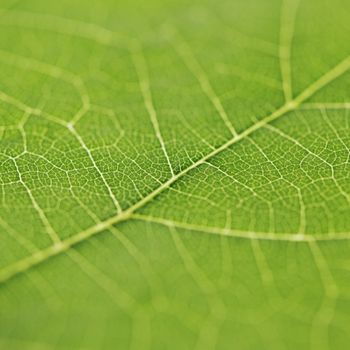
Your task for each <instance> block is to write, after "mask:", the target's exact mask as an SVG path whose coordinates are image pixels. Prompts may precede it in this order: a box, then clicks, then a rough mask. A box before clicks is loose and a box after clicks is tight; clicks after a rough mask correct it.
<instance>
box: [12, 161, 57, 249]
mask: <svg viewBox="0 0 350 350" xmlns="http://www.w3.org/2000/svg"><path fill="white" fill-rule="evenodd" d="M11 159H12V160H13V163H14V165H15V168H16V171H17V174H18V178H19V182H20V183H21V184H22V186H23V187H24V188H25V190H26V192H27V194H28V196H29V198H30V201H31V202H32V205H33V208H34V209H35V211H36V212H37V213H38V215H39V217H40V220H41V221H42V223H43V225H44V227H45V230H46V232H47V233H48V235H49V237H50V238H51V240H52V242H53V243H54V244H57V243H59V242H60V238H59V236H58V235H57V233H56V232H55V230H54V229H53V227H52V226H51V224H50V222H49V220H48V219H47V217H46V215H45V213H44V211H43V210H42V209H41V207H40V206H39V204H38V202H37V200H36V199H35V197H34V195H33V193H32V191H31V189H30V188H29V187H28V185H27V183H26V182H25V181H24V180H23V177H22V174H21V172H20V170H19V168H18V164H17V161H16V159H15V158H11Z"/></svg>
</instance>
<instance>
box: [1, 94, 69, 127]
mask: <svg viewBox="0 0 350 350" xmlns="http://www.w3.org/2000/svg"><path fill="white" fill-rule="evenodd" d="M0 101H3V102H5V103H8V104H10V105H12V106H14V107H16V108H18V109H19V110H21V111H23V112H25V113H28V114H31V115H34V116H41V117H43V118H45V119H47V120H49V121H51V122H53V123H55V124H59V125H61V126H63V127H66V122H65V121H64V120H62V119H60V118H57V117H55V116H54V115H51V114H49V113H46V112H43V111H41V110H40V109H37V108H32V107H30V106H28V105H26V104H25V103H23V102H21V101H20V100H17V99H16V98H14V97H12V96H10V95H8V94H6V93H4V92H3V91H0Z"/></svg>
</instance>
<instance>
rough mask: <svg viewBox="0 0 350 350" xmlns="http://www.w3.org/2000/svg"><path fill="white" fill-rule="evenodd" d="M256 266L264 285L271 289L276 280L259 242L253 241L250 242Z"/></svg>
mask: <svg viewBox="0 0 350 350" xmlns="http://www.w3.org/2000/svg"><path fill="white" fill-rule="evenodd" d="M250 242H251V246H252V250H253V254H254V258H255V261H256V265H257V267H258V270H259V272H260V276H261V280H262V282H263V284H264V285H265V286H267V287H270V286H271V285H272V284H273V283H274V278H273V274H272V271H271V269H270V267H269V265H268V263H267V261H266V258H265V255H264V253H263V251H262V249H261V246H260V243H259V240H257V239H252V240H250Z"/></svg>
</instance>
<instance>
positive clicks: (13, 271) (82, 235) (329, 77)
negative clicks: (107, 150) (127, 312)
mask: <svg viewBox="0 0 350 350" xmlns="http://www.w3.org/2000/svg"><path fill="white" fill-rule="evenodd" d="M349 69H350V56H348V57H346V58H345V59H344V60H343V61H341V62H340V63H339V64H338V65H336V66H335V67H333V68H332V69H331V70H329V71H328V72H326V73H325V74H324V75H322V76H321V77H320V78H319V79H318V80H316V81H315V82H313V83H312V84H311V85H309V86H308V87H307V88H306V89H305V90H304V91H303V92H301V93H300V94H299V95H298V96H297V97H296V98H295V99H293V100H291V101H289V102H287V103H285V104H284V105H283V106H281V107H280V108H278V109H277V110H276V111H274V112H273V113H271V114H270V115H268V116H266V117H265V118H263V119H261V120H259V121H258V122H256V123H255V124H253V125H252V126H250V127H249V128H247V129H246V130H245V131H243V132H242V133H240V134H238V135H236V136H234V137H232V138H231V139H229V140H228V141H226V142H225V143H224V144H222V145H221V146H219V147H218V148H216V149H214V150H213V151H212V152H210V153H208V154H207V155H205V156H204V157H202V158H201V159H199V160H197V161H196V162H194V163H193V164H192V165H190V166H189V167H187V168H186V169H184V170H182V171H181V172H179V173H177V174H176V175H174V176H172V177H171V178H170V179H169V180H168V181H166V182H165V183H164V184H162V185H161V186H159V187H158V188H156V189H155V190H154V191H152V192H151V193H149V194H148V195H147V196H145V197H144V198H143V199H141V200H140V201H139V202H137V203H135V204H134V205H132V206H131V207H129V209H127V210H125V211H124V212H121V213H120V214H118V215H115V216H112V217H110V218H108V219H106V220H104V221H101V222H100V223H98V224H96V225H93V226H91V227H89V228H87V229H85V230H83V231H81V232H79V233H77V234H75V235H74V236H71V237H69V238H67V239H65V240H62V241H61V242H57V243H55V244H53V245H52V246H49V247H48V248H46V249H44V250H42V251H39V252H37V253H35V254H33V255H30V256H28V257H27V258H24V259H21V260H19V261H18V262H16V263H14V264H12V265H9V266H7V267H5V268H3V269H2V270H0V283H4V282H6V281H7V280H9V279H10V278H12V277H14V276H16V275H18V274H19V273H22V272H26V271H28V270H29V269H30V268H32V267H33V266H36V265H39V264H41V263H43V262H45V261H47V260H48V259H49V258H51V257H53V256H56V255H59V254H62V253H64V252H66V251H67V250H69V249H70V248H71V247H72V246H74V245H76V244H78V243H81V242H84V241H86V240H87V239H89V238H90V237H92V236H95V235H97V234H98V233H100V232H103V231H105V230H107V229H108V228H109V227H111V226H112V225H115V224H117V223H120V222H123V221H126V220H128V219H130V218H131V217H132V214H133V213H134V212H135V211H137V210H138V209H140V208H142V207H144V206H145V205H146V204H148V203H149V202H151V201H152V200H153V199H154V198H155V197H157V196H158V195H159V194H161V193H162V192H164V191H165V190H166V189H168V188H169V187H170V186H171V185H172V184H174V183H175V182H176V181H177V180H179V179H181V178H182V177H184V176H185V175H186V174H187V173H189V172H190V171H192V170H194V169H196V168H198V167H199V166H200V165H202V164H203V163H205V162H206V161H207V160H209V159H211V158H213V157H214V156H216V155H217V154H219V153H221V152H223V151H225V150H226V149H228V148H229V147H231V146H232V145H234V144H235V143H237V142H239V141H241V140H243V139H245V138H246V137H247V136H249V135H250V134H252V133H254V132H255V131H257V130H259V129H261V128H262V127H264V126H265V125H266V124H268V123H270V122H272V121H274V120H277V119H279V118H281V117H282V116H284V115H285V114H287V113H288V112H291V111H293V110H295V109H297V108H298V107H299V106H300V105H301V104H302V103H303V102H304V101H306V100H307V99H309V98H310V97H311V96H312V95H314V94H315V93H316V92H317V91H319V90H320V89H322V88H323V87H325V86H326V85H328V84H330V83H331V82H332V81H334V80H335V79H337V78H338V77H340V76H341V75H342V74H344V73H345V72H347V71H348V70H349ZM252 238H254V237H252ZM275 239H276V238H275Z"/></svg>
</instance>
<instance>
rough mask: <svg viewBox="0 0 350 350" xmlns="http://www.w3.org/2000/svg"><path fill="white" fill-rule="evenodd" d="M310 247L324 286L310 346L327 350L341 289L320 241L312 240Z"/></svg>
mask: <svg viewBox="0 0 350 350" xmlns="http://www.w3.org/2000/svg"><path fill="white" fill-rule="evenodd" d="M309 247H310V250H311V253H312V255H313V258H314V260H315V264H316V267H317V269H318V271H319V274H320V278H321V282H322V285H323V288H324V298H323V301H322V304H321V307H320V308H319V310H318V311H317V313H316V315H315V317H314V320H313V322H312V328H311V335H310V337H311V339H310V342H311V347H310V348H311V349H312V350H327V349H329V325H330V323H331V321H332V318H333V316H334V313H335V306H336V302H337V298H338V295H339V291H338V287H337V285H336V283H335V281H334V279H333V276H332V274H331V272H330V270H329V267H328V264H327V262H326V260H325V258H324V256H323V254H322V251H321V249H320V247H319V245H318V243H317V242H315V241H310V242H309Z"/></svg>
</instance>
